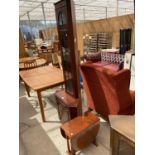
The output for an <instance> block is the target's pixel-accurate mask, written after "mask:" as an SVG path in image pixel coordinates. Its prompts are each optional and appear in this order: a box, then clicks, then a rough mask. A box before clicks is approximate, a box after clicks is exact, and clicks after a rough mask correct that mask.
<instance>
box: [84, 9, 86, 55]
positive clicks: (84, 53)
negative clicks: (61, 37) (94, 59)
mask: <svg viewBox="0 0 155 155" xmlns="http://www.w3.org/2000/svg"><path fill="white" fill-rule="evenodd" d="M85 39H86V38H85V8H83V44H84V45H83V53H84V54H85V52H86V51H85V50H86V45H85V44H86V42H85V41H86V40H85Z"/></svg>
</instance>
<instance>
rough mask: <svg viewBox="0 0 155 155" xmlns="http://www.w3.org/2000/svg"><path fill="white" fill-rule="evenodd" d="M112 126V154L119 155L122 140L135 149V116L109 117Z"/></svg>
mask: <svg viewBox="0 0 155 155" xmlns="http://www.w3.org/2000/svg"><path fill="white" fill-rule="evenodd" d="M109 121H110V126H111V133H110V136H111V139H110V142H111V149H112V150H111V153H112V155H119V145H120V140H123V141H125V142H126V143H127V144H129V145H130V146H132V147H133V148H134V147H135V116H129V115H109Z"/></svg>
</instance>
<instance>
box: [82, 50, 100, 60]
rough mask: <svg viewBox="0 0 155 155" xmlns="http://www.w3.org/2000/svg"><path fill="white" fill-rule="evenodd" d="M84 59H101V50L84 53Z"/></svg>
mask: <svg viewBox="0 0 155 155" xmlns="http://www.w3.org/2000/svg"><path fill="white" fill-rule="evenodd" d="M84 59H85V60H86V61H92V62H97V61H101V52H95V53H91V54H87V55H84Z"/></svg>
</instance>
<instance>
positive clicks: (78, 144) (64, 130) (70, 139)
mask: <svg viewBox="0 0 155 155" xmlns="http://www.w3.org/2000/svg"><path fill="white" fill-rule="evenodd" d="M99 127H100V121H99V118H98V117H97V116H95V115H94V114H92V113H91V112H87V113H86V114H85V115H84V116H78V117H76V118H74V119H72V120H71V121H69V122H66V123H64V124H63V125H62V126H61V127H60V130H61V134H62V136H63V137H64V138H66V139H67V147H68V154H69V155H75V152H76V151H78V150H81V149H83V148H85V147H87V146H88V145H89V144H90V143H94V144H95V145H97V144H96V139H95V138H96V136H97V133H98V131H99Z"/></svg>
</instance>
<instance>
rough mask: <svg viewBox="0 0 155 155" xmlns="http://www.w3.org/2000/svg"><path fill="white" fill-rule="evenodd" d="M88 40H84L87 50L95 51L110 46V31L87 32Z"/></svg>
mask: <svg viewBox="0 0 155 155" xmlns="http://www.w3.org/2000/svg"><path fill="white" fill-rule="evenodd" d="M88 36H89V38H90V39H89V40H88V41H86V40H84V46H85V47H86V49H87V50H88V52H97V51H98V50H100V49H108V48H112V33H109V32H100V33H90V34H88Z"/></svg>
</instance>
